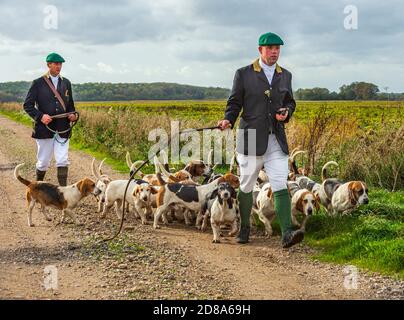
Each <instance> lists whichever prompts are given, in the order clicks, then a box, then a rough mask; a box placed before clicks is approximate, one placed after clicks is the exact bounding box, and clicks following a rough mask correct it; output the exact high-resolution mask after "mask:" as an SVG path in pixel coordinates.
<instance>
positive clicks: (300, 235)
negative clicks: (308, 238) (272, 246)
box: [283, 232, 304, 248]
mask: <svg viewBox="0 0 404 320" xmlns="http://www.w3.org/2000/svg"><path fill="white" fill-rule="evenodd" d="M303 239H304V232H296V233H295V235H294V237H293V238H292V239H291V240H290V242H289V243H288V244H286V245H283V247H284V248H290V247H292V246H294V245H295V244H298V243H299V242H302V241H303Z"/></svg>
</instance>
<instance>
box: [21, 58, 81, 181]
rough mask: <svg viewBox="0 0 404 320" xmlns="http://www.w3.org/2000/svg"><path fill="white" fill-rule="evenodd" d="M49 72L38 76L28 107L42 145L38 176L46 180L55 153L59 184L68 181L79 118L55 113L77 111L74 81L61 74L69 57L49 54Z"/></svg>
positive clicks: (37, 169)
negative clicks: (74, 123) (72, 130)
mask: <svg viewBox="0 0 404 320" xmlns="http://www.w3.org/2000/svg"><path fill="white" fill-rule="evenodd" d="M46 62H47V65H48V69H49V70H48V72H47V73H46V74H45V75H43V76H42V77H40V78H38V79H36V80H34V81H33V82H32V85H31V87H30V89H29V91H28V94H27V97H26V98H25V102H24V110H25V111H26V112H27V113H28V114H29V116H30V117H31V118H32V119H33V120H34V121H35V126H34V130H33V133H32V137H33V138H34V139H35V141H36V143H37V147H38V152H37V163H36V180H37V181H43V180H44V178H45V173H46V171H47V170H48V168H49V166H50V162H51V159H52V156H53V155H54V156H55V161H56V167H57V178H58V182H59V185H61V186H66V185H67V174H68V165H69V159H68V151H69V138H70V130H69V129H70V123H69V122H72V121H76V120H77V115H76V114H69V115H68V117H63V118H52V116H55V115H58V114H63V113H69V112H74V111H75V108H74V101H73V94H72V85H71V83H70V81H69V80H68V79H66V78H64V77H62V76H61V75H60V71H61V69H62V63H63V62H65V60H64V59H63V58H62V57H61V56H60V55H59V54H57V53H50V54H49V55H48V56H47V57H46Z"/></svg>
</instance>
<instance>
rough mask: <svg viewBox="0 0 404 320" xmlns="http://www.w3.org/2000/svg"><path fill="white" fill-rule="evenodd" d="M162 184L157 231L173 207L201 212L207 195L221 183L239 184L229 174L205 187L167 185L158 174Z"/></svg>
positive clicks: (159, 192) (156, 220)
mask: <svg viewBox="0 0 404 320" xmlns="http://www.w3.org/2000/svg"><path fill="white" fill-rule="evenodd" d="M157 177H158V178H159V181H160V184H161V185H162V186H161V188H160V190H159V191H158V193H157V210H156V212H155V214H154V224H153V227H154V228H155V229H157V228H159V225H158V221H159V219H160V217H161V215H162V214H163V213H165V212H167V210H169V209H170V207H171V206H173V205H180V206H182V207H184V208H185V209H188V210H191V211H195V212H199V211H200V210H201V208H202V205H203V203H204V201H205V199H206V196H207V194H209V193H211V192H212V191H213V190H214V189H215V188H216V186H217V185H218V184H219V183H221V182H228V183H229V184H231V185H232V184H237V182H236V181H238V177H237V176H235V175H233V174H231V173H227V174H225V175H224V176H223V177H220V178H218V179H216V180H214V181H213V182H211V183H209V184H205V185H187V184H181V183H168V184H167V183H166V182H165V181H164V180H163V179H162V178H161V174H160V173H158V174H157Z"/></svg>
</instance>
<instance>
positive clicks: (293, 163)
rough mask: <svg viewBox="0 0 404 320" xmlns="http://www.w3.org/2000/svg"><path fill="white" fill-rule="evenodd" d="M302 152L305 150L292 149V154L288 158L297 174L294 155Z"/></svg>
mask: <svg viewBox="0 0 404 320" xmlns="http://www.w3.org/2000/svg"><path fill="white" fill-rule="evenodd" d="M303 153H306V151H303V150H296V149H294V150H293V151H292V154H291V156H290V158H289V161H290V164H291V165H292V168H293V172H294V173H295V174H299V170H298V168H297V164H296V157H297V156H298V155H299V154H303Z"/></svg>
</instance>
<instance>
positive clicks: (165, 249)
mask: <svg viewBox="0 0 404 320" xmlns="http://www.w3.org/2000/svg"><path fill="white" fill-rule="evenodd" d="M30 131H31V130H30V129H29V128H26V127H24V126H22V125H19V124H16V123H14V122H12V121H10V120H8V119H6V118H4V117H0V298H3V299H4V298H5V299H15V298H21V299H32V298H33V299H48V298H50V299H87V298H93V299H138V298H140V299H144V298H151V299H158V298H163V299H174V298H177V299H188V298H213V299H227V298H229V299H231V298H239V299H375V298H401V299H402V298H403V288H404V286H403V283H402V282H398V281H395V280H392V279H389V278H387V277H381V276H375V275H373V276H371V275H368V274H365V273H362V272H360V274H359V280H358V281H359V282H358V289H356V290H355V289H345V287H344V276H345V275H344V271H343V269H344V266H336V265H331V264H324V263H320V262H318V261H314V260H312V259H310V258H309V257H310V255H311V254H312V253H313V250H311V249H310V248H308V247H306V246H305V245H299V246H296V247H294V248H291V249H289V250H285V249H282V248H281V247H280V245H279V242H280V239H279V237H273V238H271V239H265V238H263V237H260V236H253V239H252V243H251V244H248V245H243V246H240V245H238V244H236V242H235V240H234V238H227V239H225V240H224V241H223V242H222V243H221V244H219V245H218V244H212V243H211V239H212V236H211V233H210V232H206V233H201V232H197V231H196V230H194V228H192V227H186V226H183V225H181V224H177V223H175V224H172V225H170V226H168V227H163V228H162V229H160V230H153V229H152V226H151V225H147V226H142V225H140V224H139V222H137V221H136V220H135V219H134V218H133V217H131V216H129V217H128V219H127V221H126V223H125V231H124V235H123V236H122V237H120V239H119V240H118V241H115V242H113V243H111V244H109V245H105V244H100V243H99V242H98V240H99V239H101V238H102V237H104V236H107V235H110V234H111V233H112V232H113V230H115V229H114V228H116V226H117V224H118V220H117V218H116V217H115V216H114V215H112V214H111V215H110V216H108V218H107V219H106V220H100V219H99V218H98V215H97V214H96V212H95V211H96V203H95V200H94V199H93V198H86V199H85V200H84V201H83V202H82V203H81V204H80V205H79V207H78V208H77V215H78V217H79V220H80V222H83V224H84V226H75V225H71V224H64V225H56V222H55V220H56V221H58V219H59V218H60V216H59V215H58V213H57V212H56V211H52V210H51V213H52V214H53V216H54V221H52V222H48V221H45V219H44V218H43V217H42V216H41V215H40V214H39V213H38V212H37V211H35V212H34V215H33V221H34V223H35V227H28V225H27V219H26V207H25V202H24V190H25V186H23V185H22V184H20V183H19V182H17V181H15V180H14V179H13V176H12V174H13V168H14V166H15V164H16V163H21V162H25V163H26V168H29V170H28V171H26V172H24V175H25V176H26V177H28V178H29V179H33V177H34V161H35V152H36V145H35V142H34V140H33V139H31V138H30ZM70 159H71V169H70V173H69V183H72V182H75V181H77V180H79V179H81V178H82V177H83V176H90V164H91V160H92V158H91V157H90V156H89V155H87V154H85V153H83V152H78V151H71V152H70ZM104 169H105V170H104V171H105V172H106V173H107V174H109V175H111V176H112V177H113V178H119V177H124V176H123V175H121V174H118V173H116V172H113V171H112V170H111V169H110V168H108V166H106V167H105V168H104ZM55 176H56V173H55V171H54V169H52V170H50V171H49V172H48V173H47V176H46V180H48V181H51V182H56V178H55ZM49 265H54V266H56V268H57V271H58V276H57V279H58V288H57V289H56V290H45V287H44V269H45V268H46V267H47V266H49Z"/></svg>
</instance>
